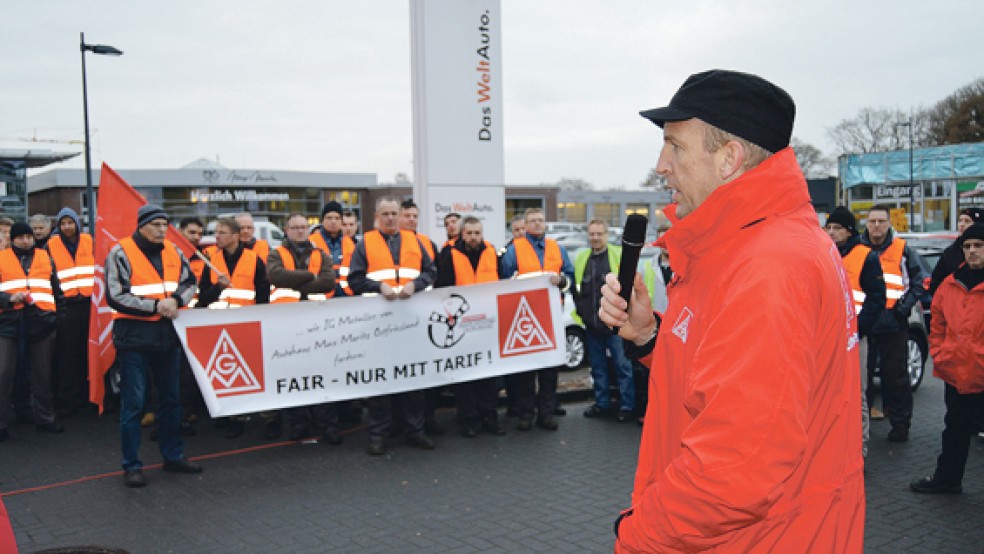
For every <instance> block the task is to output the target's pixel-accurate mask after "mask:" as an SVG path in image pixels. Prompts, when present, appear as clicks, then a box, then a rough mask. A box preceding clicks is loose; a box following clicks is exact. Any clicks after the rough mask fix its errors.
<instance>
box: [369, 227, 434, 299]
mask: <svg viewBox="0 0 984 554" xmlns="http://www.w3.org/2000/svg"><path fill="white" fill-rule="evenodd" d="M362 240H363V241H365V243H366V263H367V267H366V278H367V279H372V280H373V281H377V282H380V283H386V284H387V285H389V286H391V287H400V286H402V285H404V284H406V283H409V282H410V281H413V280H414V279H416V278H417V277H419V276H420V269H421V267H422V264H423V261H424V253H423V251H422V250H421V249H420V242H418V241H417V235H415V234H414V233H413V232H412V231H403V230H400V265H399V266H397V265H396V262H394V261H393V255H392V254H390V250H389V245H387V244H386V239H384V238H383V234H382V233H380V232H379V231H378V230H375V229H374V230H372V231H369V232H368V233H366V234H365V237H363V239H362Z"/></svg>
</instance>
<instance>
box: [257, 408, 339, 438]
mask: <svg viewBox="0 0 984 554" xmlns="http://www.w3.org/2000/svg"><path fill="white" fill-rule="evenodd" d="M263 413H264V414H274V417H269V416H264V419H265V420H266V421H271V420H273V419H274V418H275V417H276V412H263ZM261 415H262V414H261ZM287 423H288V424H289V425H290V427H291V429H297V430H303V431H309V430H312V429H313V430H314V431H315V432H317V433H326V432H331V433H335V432H337V431H338V404H336V403H334V402H329V403H326V404H314V405H313V406H300V407H297V408H290V409H288V410H287Z"/></svg>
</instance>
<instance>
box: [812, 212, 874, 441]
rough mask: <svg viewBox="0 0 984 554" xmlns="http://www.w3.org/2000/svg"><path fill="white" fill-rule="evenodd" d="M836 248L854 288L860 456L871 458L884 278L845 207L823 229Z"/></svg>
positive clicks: (855, 222)
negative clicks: (875, 344)
mask: <svg viewBox="0 0 984 554" xmlns="http://www.w3.org/2000/svg"><path fill="white" fill-rule="evenodd" d="M824 229H825V230H826V231H827V235H829V236H830V239H831V240H833V241H834V244H836V245H837V250H838V251H839V252H840V255H841V261H842V262H843V263H844V270H845V271H847V282H848V284H849V285H851V294H852V296H853V298H854V311H855V312H856V313H857V318H858V339H859V341H860V342H859V343H858V355H859V357H860V360H861V432H862V441H863V442H862V443H861V454H862V455H863V456H867V455H868V437H869V435H870V430H871V417H870V413H869V412H868V399H867V398H868V369H867V368H868V335H869V334H870V333H871V329H872V327H874V326H875V321H877V320H878V316H879V315H881V313H882V311H883V310H884V309H885V278H884V276H883V275H882V268H881V262H879V261H878V254H875V253H874V252H873V251H872V250H871V248H868V247H867V246H865V245H863V244H861V237H860V236H859V235H858V230H857V219H855V217H854V214H853V213H851V211H850V210H848V209H847V208H845V207H844V206H837V208H835V209H834V211H833V213H831V214H830V217H828V218H827V225H826V226H825V227H824Z"/></svg>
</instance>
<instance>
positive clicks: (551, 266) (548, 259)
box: [513, 237, 564, 276]
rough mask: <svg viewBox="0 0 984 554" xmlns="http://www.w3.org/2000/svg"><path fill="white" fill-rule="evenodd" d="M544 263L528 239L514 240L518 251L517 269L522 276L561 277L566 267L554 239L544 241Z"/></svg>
mask: <svg viewBox="0 0 984 554" xmlns="http://www.w3.org/2000/svg"><path fill="white" fill-rule="evenodd" d="M543 240H544V243H543V246H544V248H543V263H542V264H541V263H540V258H539V257H538V256H537V255H536V250H535V249H534V248H533V245H532V244H530V241H529V240H527V239H526V237H520V238H518V239H514V240H513V247H514V248H515V250H516V267H517V269H518V270H519V274H520V275H529V276H534V275H544V274H550V275H559V274H560V270H561V268H562V267H563V266H564V258H563V257H561V254H560V245H558V244H557V241H555V240H553V239H543Z"/></svg>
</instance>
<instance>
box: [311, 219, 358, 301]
mask: <svg viewBox="0 0 984 554" xmlns="http://www.w3.org/2000/svg"><path fill="white" fill-rule="evenodd" d="M308 239H309V240H310V241H311V244H313V245H315V246H317V247H318V248H320V249H322V250H324V251H325V252H326V253H327V254H331V248H328V243H327V242H326V241H325V237H323V236H321V233H320V232H318V231H315V232H314V233H311V236H309V237H308ZM353 252H355V241H354V240H352V239H351V238H350V237H346V236H345V235H342V263H341V264H336V263H333V264H332V269H334V270H335V279H338V286H340V287H342V290H344V291H345V294H348V295H349V296H351V295H352V289H351V287H349V284H348V274H349V267H350V266H351V265H352V253H353ZM334 259H335V257H334V256H332V261H334ZM332 296H335V291H334V290H332V291H331V292H329V293H328V298H331V297H332Z"/></svg>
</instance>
